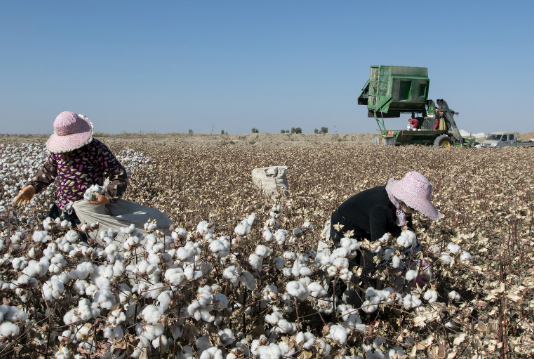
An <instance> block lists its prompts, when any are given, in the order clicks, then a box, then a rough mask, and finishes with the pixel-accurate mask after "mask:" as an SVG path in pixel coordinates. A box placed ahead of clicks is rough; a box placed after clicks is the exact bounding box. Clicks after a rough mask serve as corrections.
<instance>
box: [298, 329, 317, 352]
mask: <svg viewBox="0 0 534 359" xmlns="http://www.w3.org/2000/svg"><path fill="white" fill-rule="evenodd" d="M315 340H316V338H315V335H313V334H312V333H310V332H299V333H297V336H296V338H295V341H296V343H297V344H298V345H302V348H304V349H311V348H312V347H313V344H315Z"/></svg>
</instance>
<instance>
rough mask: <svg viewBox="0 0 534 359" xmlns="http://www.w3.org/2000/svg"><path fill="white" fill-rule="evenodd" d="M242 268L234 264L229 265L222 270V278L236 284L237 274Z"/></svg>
mask: <svg viewBox="0 0 534 359" xmlns="http://www.w3.org/2000/svg"><path fill="white" fill-rule="evenodd" d="M242 271H243V270H242V268H239V267H236V266H230V267H228V268H226V269H225V270H224V271H223V275H222V277H223V279H226V280H228V281H229V282H230V283H231V284H232V285H234V286H235V285H237V284H238V281H239V275H240V274H241V272H242Z"/></svg>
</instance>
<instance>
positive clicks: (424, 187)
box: [330, 172, 441, 246]
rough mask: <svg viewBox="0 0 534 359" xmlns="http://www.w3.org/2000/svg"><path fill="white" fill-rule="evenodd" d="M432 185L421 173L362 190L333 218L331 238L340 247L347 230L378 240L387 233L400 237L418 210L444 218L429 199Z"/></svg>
mask: <svg viewBox="0 0 534 359" xmlns="http://www.w3.org/2000/svg"><path fill="white" fill-rule="evenodd" d="M431 194H432V184H431V183H430V182H429V181H428V179H426V177H425V176H423V175H422V174H420V173H418V172H408V173H407V174H406V175H405V176H404V178H403V179H401V180H398V181H397V180H394V179H393V178H391V179H390V180H389V181H388V184H387V185H386V186H378V187H374V188H370V189H367V190H365V191H362V192H360V193H358V194H356V195H354V196H352V197H350V198H349V199H348V200H346V201H345V202H343V203H342V204H341V205H340V206H339V207H338V208H337V209H336V210H335V211H334V213H333V214H332V218H331V219H330V238H331V239H332V240H333V242H334V244H335V245H336V246H339V242H340V240H341V238H343V236H344V233H346V232H347V231H350V230H352V231H353V232H354V235H353V237H354V238H367V239H369V240H370V241H376V240H378V239H379V238H381V237H382V236H383V235H384V234H385V233H391V234H392V235H394V236H398V235H399V234H400V233H401V230H402V228H403V227H404V226H407V227H411V215H412V213H414V212H419V213H421V214H423V215H425V216H426V217H428V218H431V219H434V220H437V219H439V218H440V217H441V215H440V214H439V212H438V210H437V209H436V207H434V205H433V204H432V203H431V202H430V196H431Z"/></svg>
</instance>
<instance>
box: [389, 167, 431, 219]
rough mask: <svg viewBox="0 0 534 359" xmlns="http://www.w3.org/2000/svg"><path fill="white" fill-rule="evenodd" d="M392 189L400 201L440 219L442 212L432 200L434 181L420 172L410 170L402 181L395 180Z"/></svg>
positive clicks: (390, 186)
mask: <svg viewBox="0 0 534 359" xmlns="http://www.w3.org/2000/svg"><path fill="white" fill-rule="evenodd" d="M389 188H390V191H391V193H392V194H393V196H394V197H395V198H397V199H398V200H399V201H402V202H404V203H406V204H407V205H408V206H409V207H411V208H413V209H415V210H416V211H418V212H420V213H422V214H424V215H425V216H427V217H428V218H430V219H435V220H437V219H440V218H441V214H440V213H439V212H438V210H437V209H436V207H434V205H433V204H432V202H430V196H431V195H432V183H430V182H429V181H428V180H427V179H426V177H425V176H423V175H422V174H420V173H419V172H408V173H406V175H405V176H404V178H403V179H401V180H400V181H396V180H393V181H392V182H391V184H390V185H389Z"/></svg>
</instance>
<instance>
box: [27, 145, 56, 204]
mask: <svg viewBox="0 0 534 359" xmlns="http://www.w3.org/2000/svg"><path fill="white" fill-rule="evenodd" d="M56 177H57V161H56V159H55V157H54V154H50V155H49V156H48V160H47V161H46V162H45V163H44V164H43V166H42V167H41V168H40V169H39V170H38V171H37V173H36V174H35V176H33V177H32V179H31V180H30V181H29V182H28V183H27V184H26V186H32V187H33V188H35V194H38V193H41V192H42V191H43V189H45V188H46V187H48V186H49V185H50V184H51V183H53V182H54V180H55V179H56Z"/></svg>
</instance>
